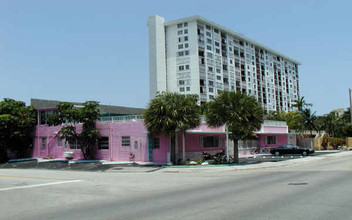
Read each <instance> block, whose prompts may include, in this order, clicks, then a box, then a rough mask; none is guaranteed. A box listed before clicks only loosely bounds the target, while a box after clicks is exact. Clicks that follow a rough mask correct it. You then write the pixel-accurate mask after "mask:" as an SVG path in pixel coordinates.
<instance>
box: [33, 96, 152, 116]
mask: <svg viewBox="0 0 352 220" xmlns="http://www.w3.org/2000/svg"><path fill="white" fill-rule="evenodd" d="M60 102H62V101H57V100H44V99H31V106H33V107H34V108H35V109H39V110H40V109H55V108H56V106H57V104H59V103H60ZM69 103H72V104H73V105H75V106H76V107H82V106H83V104H84V103H83V102H69ZM144 110H145V109H144V108H133V107H123V106H112V105H100V113H101V114H102V115H104V114H116V115H140V114H142V113H143V111H144Z"/></svg>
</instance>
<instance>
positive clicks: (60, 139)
mask: <svg viewBox="0 0 352 220" xmlns="http://www.w3.org/2000/svg"><path fill="white" fill-rule="evenodd" d="M57 146H58V147H62V138H61V137H58V138H57Z"/></svg>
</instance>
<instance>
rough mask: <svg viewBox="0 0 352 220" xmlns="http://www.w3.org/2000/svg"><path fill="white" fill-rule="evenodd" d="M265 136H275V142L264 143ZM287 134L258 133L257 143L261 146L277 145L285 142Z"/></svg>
mask: <svg viewBox="0 0 352 220" xmlns="http://www.w3.org/2000/svg"><path fill="white" fill-rule="evenodd" d="M267 136H276V144H266V143H265V139H266V137H267ZM287 136H288V135H287V134H260V135H258V145H259V146H261V147H278V146H280V145H283V144H287V139H288V138H287Z"/></svg>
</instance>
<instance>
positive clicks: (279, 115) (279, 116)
mask: <svg viewBox="0 0 352 220" xmlns="http://www.w3.org/2000/svg"><path fill="white" fill-rule="evenodd" d="M265 119H266V120H274V121H285V122H286V124H287V126H288V128H289V130H290V131H292V130H295V131H299V132H301V131H302V128H303V125H302V114H301V113H299V112H298V111H293V112H285V111H279V112H276V111H270V112H269V113H268V114H267V115H265Z"/></svg>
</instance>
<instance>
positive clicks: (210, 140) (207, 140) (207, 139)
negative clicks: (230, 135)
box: [200, 136, 220, 147]
mask: <svg viewBox="0 0 352 220" xmlns="http://www.w3.org/2000/svg"><path fill="white" fill-rule="evenodd" d="M219 142H220V141H219V137H218V136H201V137H200V146H201V147H219V146H220V145H219Z"/></svg>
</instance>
